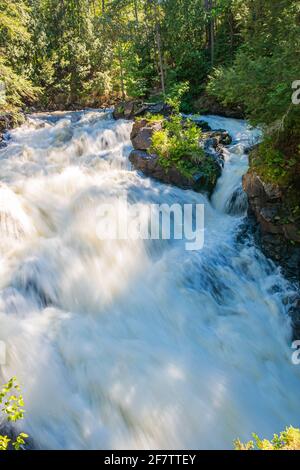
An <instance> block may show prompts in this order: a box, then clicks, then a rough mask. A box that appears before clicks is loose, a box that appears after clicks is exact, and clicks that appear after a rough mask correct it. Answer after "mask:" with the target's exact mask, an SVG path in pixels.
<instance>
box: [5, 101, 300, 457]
mask: <svg viewBox="0 0 300 470" xmlns="http://www.w3.org/2000/svg"><path fill="white" fill-rule="evenodd" d="M205 119H206V120H207V121H208V123H209V124H210V125H211V126H212V128H214V129H217V128H220V127H221V128H226V129H227V130H228V131H229V132H230V134H231V135H232V137H233V143H232V145H231V146H230V147H229V148H228V149H227V150H226V163H225V168H224V171H223V174H222V177H221V178H220V179H219V182H218V185H217V188H216V190H215V193H214V195H213V197H212V199H211V201H209V200H208V198H207V197H206V196H205V195H202V194H197V193H194V192H192V191H184V190H181V189H178V188H175V187H170V186H167V185H164V184H161V183H159V182H156V181H154V180H151V179H149V178H145V177H143V175H141V174H139V173H137V172H135V171H134V170H132V168H131V166H130V163H129V161H128V155H129V152H130V150H131V144H130V131H131V127H132V123H130V122H125V121H113V120H112V118H111V115H110V114H109V113H104V112H98V111H92V110H91V111H85V112H78V113H76V112H74V113H61V114H60V113H54V114H45V115H41V114H40V115H33V116H31V117H30V118H29V119H28V122H27V123H26V124H25V125H23V126H22V127H20V128H18V129H15V130H13V131H11V133H10V134H9V140H8V145H7V147H5V148H3V149H1V150H0V180H1V183H0V216H1V218H0V229H1V231H0V237H1V238H0V256H1V265H0V340H1V341H3V342H5V344H6V347H7V361H6V365H3V366H2V367H1V372H0V379H1V380H0V382H4V381H5V380H7V379H9V378H10V377H11V376H17V377H18V380H19V382H20V383H21V385H22V390H23V395H24V399H25V408H26V417H25V420H24V421H22V422H20V424H19V426H20V429H21V430H22V431H26V432H27V433H28V434H29V435H30V436H31V438H32V441H33V443H34V447H35V448H41V449H135V448H145V449H156V448H160V449H164V448H165V449H179V448H180V449H183V448H187V449H188V448H190V449H191V448H193V449H197V448H200V449H202V448H207V449H226V448H228V449H230V448H232V446H233V440H234V439H236V438H241V439H242V440H249V439H250V438H251V433H252V432H256V433H258V434H260V435H262V436H263V437H268V438H270V437H272V434H273V433H275V432H277V433H278V432H280V431H281V430H283V429H284V428H285V426H287V425H294V426H299V419H300V408H299V392H300V366H295V365H293V364H292V361H291V356H292V352H293V351H292V349H291V326H290V320H289V317H288V314H287V309H288V301H289V299H290V298H291V297H292V296H293V293H294V292H293V286H292V285H291V284H289V282H288V281H286V280H285V279H284V278H283V277H282V275H281V273H280V270H279V269H278V268H276V267H275V266H274V265H273V264H272V263H271V262H270V261H268V260H267V259H266V258H265V257H264V256H263V254H262V253H261V252H260V250H259V249H258V248H256V246H255V244H254V242H253V240H252V238H251V233H247V230H246V231H245V226H246V225H245V224H246V218H245V210H246V206H245V196H244V195H243V193H242V191H241V178H242V175H243V174H244V173H245V172H246V171H247V166H248V159H247V156H246V154H245V149H246V147H248V146H249V145H250V144H252V143H253V142H255V141H256V140H257V138H258V132H257V131H255V130H253V129H251V128H249V126H248V125H247V123H246V122H244V121H238V120H234V119H225V118H219V117H216V116H208V117H206V118H205ZM233 195H234V197H233ZM125 196H126V198H127V200H128V201H129V203H130V204H136V203H139V204H142V205H145V206H147V205H149V204H160V203H162V202H164V203H166V204H173V203H176V202H177V203H180V204H183V203H191V204H192V203H193V204H196V203H202V204H204V205H205V244H204V248H203V249H202V250H200V251H187V250H186V249H185V244H184V241H180V240H170V241H167V240H156V241H154V240H153V241H151V240H136V241H133V240H115V241H111V240H110V241H109V240H101V239H99V237H98V236H97V230H96V223H97V222H96V220H97V217H96V211H97V207H98V206H99V205H101V204H103V203H107V202H110V203H112V204H114V203H116V202H117V200H119V199H120V197H125ZM245 232H246V233H245ZM248 232H250V231H248Z"/></svg>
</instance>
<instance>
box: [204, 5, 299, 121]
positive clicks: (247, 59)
mask: <svg viewBox="0 0 300 470" xmlns="http://www.w3.org/2000/svg"><path fill="white" fill-rule="evenodd" d="M243 8H244V11H243V16H242V21H243V39H244V43H243V45H242V46H241V47H240V49H239V51H238V53H237V55H236V57H235V60H234V62H233V65H232V66H231V67H226V66H225V67H224V66H221V67H217V68H216V69H215V70H214V71H213V72H212V74H211V76H210V81H209V83H208V87H207V90H208V92H209V93H210V94H211V95H214V96H216V97H217V98H218V99H220V100H221V101H222V102H223V103H224V104H225V105H227V106H230V105H232V104H241V105H243V106H244V107H245V109H246V112H247V115H248V117H249V118H250V119H251V121H252V122H253V123H254V124H268V125H270V124H273V123H274V122H275V121H280V123H281V125H286V124H287V119H286V118H287V115H289V114H294V115H295V116H298V126H299V118H300V111H299V109H297V107H296V106H292V105H291V94H292V89H291V86H292V82H293V81H294V80H296V78H295V77H298V76H299V73H300V66H299V63H300V24H299V22H298V21H297V18H299V14H300V6H299V2H297V1H296V0H281V1H280V2H274V1H273V0H266V1H265V2H263V3H262V2H261V1H260V0H247V1H246V2H244V6H243Z"/></svg>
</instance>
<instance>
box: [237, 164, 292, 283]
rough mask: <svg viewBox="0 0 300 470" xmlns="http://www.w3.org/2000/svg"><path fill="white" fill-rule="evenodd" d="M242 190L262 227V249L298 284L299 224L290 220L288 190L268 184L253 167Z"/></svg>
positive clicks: (260, 229) (244, 180) (260, 231)
mask: <svg viewBox="0 0 300 470" xmlns="http://www.w3.org/2000/svg"><path fill="white" fill-rule="evenodd" d="M243 188H244V191H245V192H246V193H247V195H248V200H249V210H250V213H251V214H253V215H254V217H255V219H256V221H257V222H258V225H259V238H260V243H261V247H262V250H263V251H264V253H265V254H266V256H268V257H269V258H271V259H272V260H274V261H275V262H276V263H279V264H280V265H281V266H282V268H283V270H284V273H285V275H286V276H287V277H289V278H291V279H295V280H298V281H299V280H300V225H299V221H292V220H291V219H290V218H289V217H288V214H287V209H286V208H287V201H286V199H287V198H288V195H287V193H286V191H285V189H284V188H281V187H279V186H276V185H274V184H271V183H265V182H264V181H263V180H262V178H261V176H259V175H258V174H257V173H256V172H255V171H254V170H252V169H251V168H250V170H249V171H248V173H247V174H246V175H245V176H244V178H243ZM299 203H300V201H299Z"/></svg>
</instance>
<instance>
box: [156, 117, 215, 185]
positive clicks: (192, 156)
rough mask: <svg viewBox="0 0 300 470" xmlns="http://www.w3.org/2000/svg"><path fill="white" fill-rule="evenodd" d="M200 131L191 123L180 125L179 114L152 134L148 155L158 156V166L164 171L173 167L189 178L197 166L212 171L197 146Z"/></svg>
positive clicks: (180, 118)
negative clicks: (202, 165) (203, 165)
mask: <svg viewBox="0 0 300 470" xmlns="http://www.w3.org/2000/svg"><path fill="white" fill-rule="evenodd" d="M201 135H202V133H201V130H200V129H199V128H198V127H197V126H196V125H195V124H194V123H192V122H191V121H186V122H184V123H182V117H181V116H180V115H179V114H175V115H173V116H171V118H170V120H169V121H165V123H164V128H163V129H162V130H159V131H156V132H154V134H153V136H152V145H151V148H150V149H149V151H150V153H155V154H157V155H158V156H159V163H160V165H161V166H162V167H163V168H165V169H166V170H167V169H168V168H170V167H172V166H175V167H176V168H177V169H178V170H179V171H180V173H182V174H183V175H184V176H187V177H191V176H193V174H194V173H196V172H197V170H198V165H200V164H205V165H206V166H207V171H209V170H210V168H209V166H210V165H211V170H213V169H214V163H213V162H210V161H209V160H208V159H207V158H206V156H205V153H204V151H203V149H202V148H201V147H200V146H199V140H200V138H201Z"/></svg>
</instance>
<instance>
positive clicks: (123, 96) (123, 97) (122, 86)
mask: <svg viewBox="0 0 300 470" xmlns="http://www.w3.org/2000/svg"><path fill="white" fill-rule="evenodd" d="M118 56H119V64H120V82H121V91H122V100H123V101H125V98H126V95H125V85H124V68H123V58H122V53H121V52H120V51H119V54H118Z"/></svg>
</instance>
